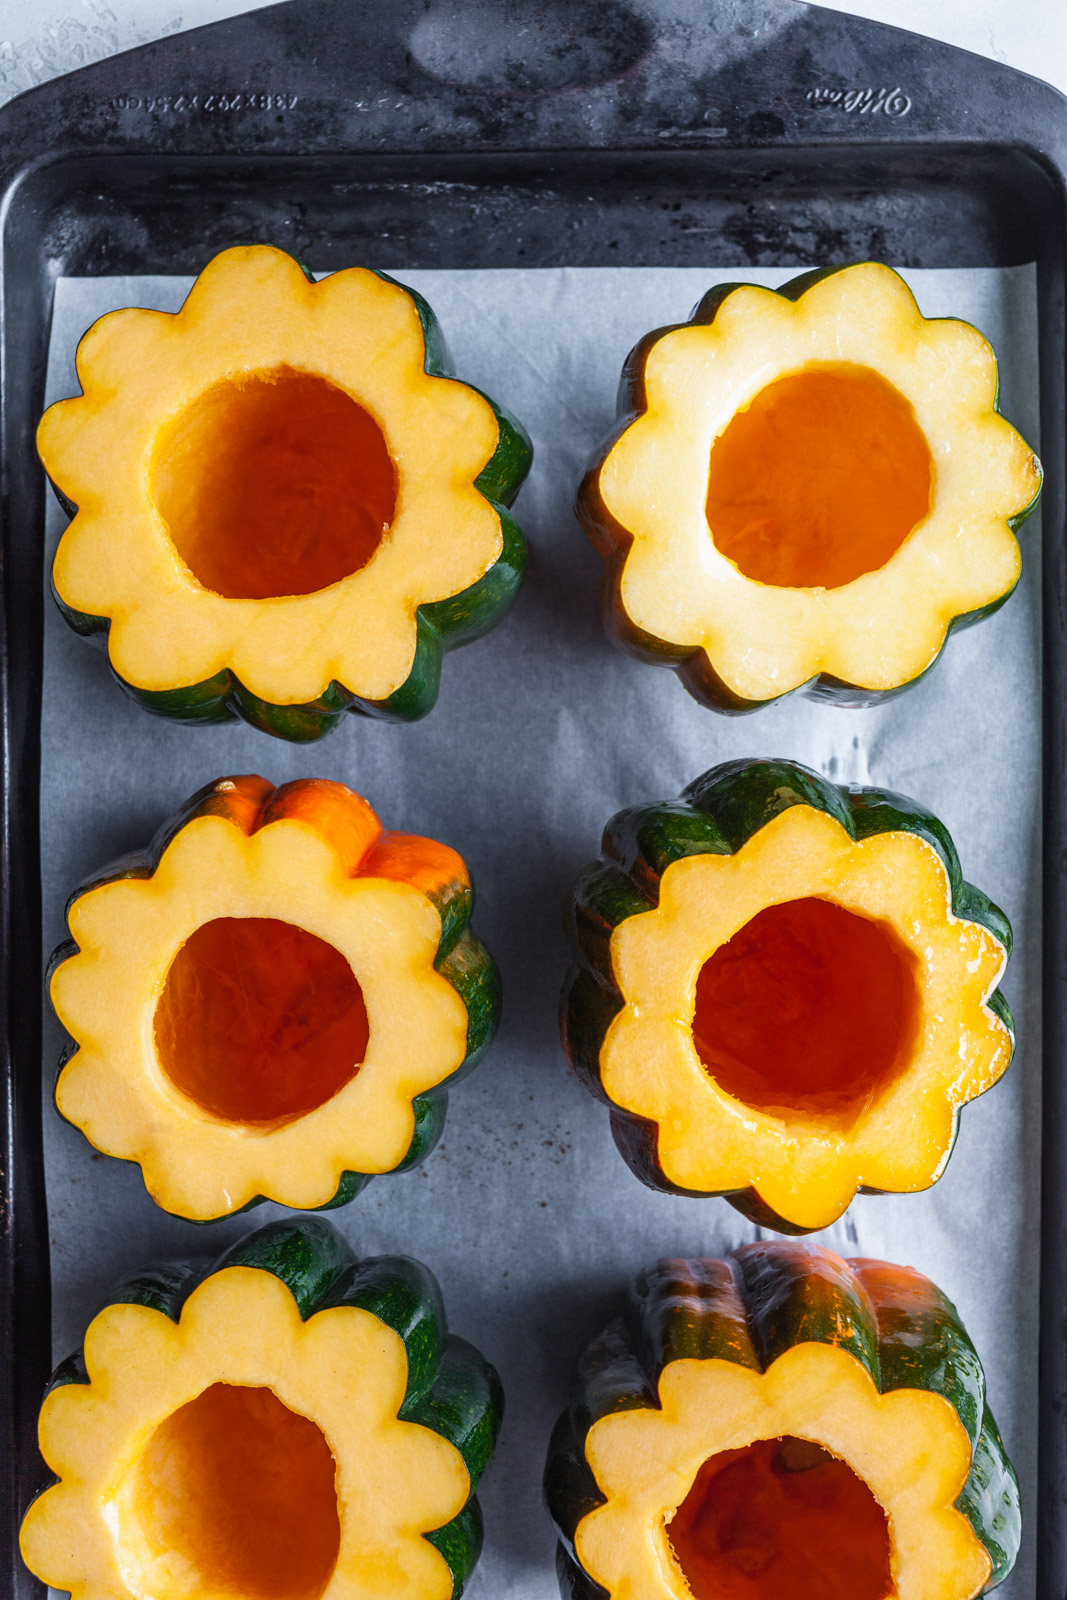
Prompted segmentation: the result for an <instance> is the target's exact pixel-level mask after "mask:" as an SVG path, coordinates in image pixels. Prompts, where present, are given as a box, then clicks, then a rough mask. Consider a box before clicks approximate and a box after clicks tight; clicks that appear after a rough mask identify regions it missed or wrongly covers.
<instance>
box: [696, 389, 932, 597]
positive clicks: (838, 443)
mask: <svg viewBox="0 0 1067 1600" xmlns="http://www.w3.org/2000/svg"><path fill="white" fill-rule="evenodd" d="M933 477H934V471H933V461H932V458H931V455H930V449H929V446H928V444H927V442H926V438H925V436H924V434H923V432H922V430H921V429H920V427H919V424H918V422H917V421H916V419H915V412H914V409H913V407H912V405H911V403H910V402H909V401H908V400H907V399H905V397H904V396H903V395H902V394H901V393H900V391H899V390H898V389H895V388H894V387H893V385H892V384H890V383H888V382H887V381H886V380H885V378H883V377H882V376H881V374H880V373H878V372H876V371H874V369H873V368H871V367H863V366H858V365H856V364H854V363H852V362H845V361H842V362H832V363H826V364H816V363H813V364H812V365H810V366H807V367H804V368H802V369H801V370H800V371H799V372H792V373H789V374H787V375H786V376H785V377H782V378H776V379H775V380H774V382H773V383H769V384H767V385H766V387H765V388H763V389H761V390H760V391H759V393H758V394H757V395H756V396H755V398H754V399H753V400H752V401H751V402H750V403H749V405H747V406H746V407H745V408H744V410H742V411H739V412H737V413H736V415H735V416H733V417H732V418H731V419H730V421H729V422H728V423H727V425H726V427H725V429H724V430H723V432H722V433H721V434H720V435H719V437H718V438H717V439H716V440H715V443H714V444H713V446H712V449H711V463H710V470H709V475H708V495H707V519H708V526H709V528H710V529H711V535H712V538H713V540H714V542H715V545H716V547H717V548H718V549H719V550H720V551H721V552H722V554H723V555H724V556H726V557H728V559H729V560H731V561H733V562H734V563H735V564H736V566H737V567H738V568H739V569H740V570H741V572H742V573H743V574H744V575H745V577H747V578H753V579H755V580H756V581H757V582H758V583H766V584H772V585H774V586H776V587H778V588H797V589H806V588H823V589H836V588H839V587H840V586H841V585H842V584H846V583H851V582H852V581H853V580H854V579H855V578H859V577H862V576H863V574H864V573H866V572H874V571H875V570H877V568H879V567H883V566H884V565H885V564H886V562H887V561H888V560H889V558H890V556H892V555H893V554H894V552H895V551H897V550H898V549H899V548H900V546H901V545H902V544H903V542H904V540H905V539H906V538H907V536H908V534H909V533H910V532H911V530H912V529H913V528H914V527H915V526H916V525H917V524H918V523H920V522H922V521H923V520H924V519H925V517H926V516H927V515H928V513H929V510H930V499H931V490H932V486H933Z"/></svg>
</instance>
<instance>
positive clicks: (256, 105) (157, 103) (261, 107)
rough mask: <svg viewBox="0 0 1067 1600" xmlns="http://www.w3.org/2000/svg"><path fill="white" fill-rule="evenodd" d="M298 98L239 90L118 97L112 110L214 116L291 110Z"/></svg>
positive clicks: (124, 95)
mask: <svg viewBox="0 0 1067 1600" xmlns="http://www.w3.org/2000/svg"><path fill="white" fill-rule="evenodd" d="M298 98H299V96H297V95H295V94H288V93H286V92H285V91H283V90H274V89H272V90H269V91H267V90H263V91H260V90H249V89H238V90H237V91H236V92H235V93H233V94H201V93H197V94H116V95H113V96H112V97H111V101H110V105H111V109H112V110H113V111H173V112H177V113H178V114H179V115H181V114H182V113H186V114H192V113H195V112H199V113H200V114H201V115H212V114H214V113H219V112H232V111H292V110H293V108H294V107H295V105H296V103H297V100H298Z"/></svg>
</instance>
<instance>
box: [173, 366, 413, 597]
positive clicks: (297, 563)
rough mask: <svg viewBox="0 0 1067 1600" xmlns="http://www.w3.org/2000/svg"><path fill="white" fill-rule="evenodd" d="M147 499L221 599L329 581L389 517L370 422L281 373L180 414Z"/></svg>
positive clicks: (202, 398) (384, 457) (386, 471)
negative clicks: (152, 502)
mask: <svg viewBox="0 0 1067 1600" xmlns="http://www.w3.org/2000/svg"><path fill="white" fill-rule="evenodd" d="M151 489H152V496H153V499H154V500H155V503H156V507H157V509H158V510H159V513H160V515H161V516H162V518H163V520H164V522H165V523H166V524H167V531H168V533H169V534H170V538H171V542H172V543H173V545H174V547H175V549H176V550H177V552H178V554H179V555H180V556H181V558H182V560H183V561H184V562H185V564H186V566H187V567H188V568H189V570H190V571H191V572H192V574H193V576H194V577H195V578H196V579H197V580H198V581H199V582H200V583H201V584H203V586H204V588H205V589H211V590H212V591H213V592H214V593H215V594H219V595H222V596H223V597H224V598H226V599H230V600H266V599H270V598H272V597H277V596H285V595H302V594H314V593H315V592H316V591H318V590H320V589H326V588H329V586H330V585H331V584H334V583H339V582H340V581H341V579H342V578H347V577H350V576H351V574H352V573H354V572H358V571H359V570H360V568H361V567H364V566H366V564H367V562H368V561H369V560H370V559H371V557H372V556H373V555H374V553H375V551H376V550H377V549H378V546H379V545H380V544H381V542H382V539H383V537H384V536H385V534H386V533H387V531H388V529H389V526H390V524H391V523H392V521H393V518H394V516H395V514H396V500H397V487H396V472H395V469H394V467H393V462H392V459H391V457H390V455H389V450H388V448H387V446H386V442H385V436H384V434H383V433H382V430H381V428H380V427H379V425H378V423H377V422H376V421H375V419H374V418H373V417H372V416H371V415H370V413H369V412H367V411H365V410H364V409H363V407H362V406H361V405H359V404H358V403H357V402H356V401H355V400H353V398H352V397H351V395H349V394H347V393H346V392H345V391H344V390H343V389H339V388H338V387H337V386H336V385H335V384H332V383H330V382H328V381H327V379H325V378H322V377H319V376H317V375H316V374H314V373H311V372H299V371H297V370H295V369H294V368H292V367H286V366H280V367H275V368H273V369H271V370H269V371H266V372H258V373H252V374H248V375H243V376H241V377H240V378H227V379H224V380H223V381H222V382H220V383H216V384H214V385H213V386H212V387H211V388H209V389H208V390H206V391H205V392H204V393H203V394H201V395H198V396H197V398H196V399H195V400H194V401H192V402H191V403H190V404H189V405H187V406H186V408H185V409H184V410H183V411H182V412H180V413H179V415H178V416H177V417H176V418H175V419H174V420H173V421H172V422H171V423H170V424H169V426H168V427H166V428H165V429H164V430H163V432H162V434H161V437H160V440H159V442H158V444H157V446H156V449H155V453H154V457H153V462H152V468H151Z"/></svg>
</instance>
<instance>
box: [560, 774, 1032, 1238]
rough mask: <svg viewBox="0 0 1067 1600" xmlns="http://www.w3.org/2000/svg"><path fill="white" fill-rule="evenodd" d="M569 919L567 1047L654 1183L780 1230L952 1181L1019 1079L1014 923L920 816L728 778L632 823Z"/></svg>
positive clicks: (824, 1222) (616, 831)
mask: <svg viewBox="0 0 1067 1600" xmlns="http://www.w3.org/2000/svg"><path fill="white" fill-rule="evenodd" d="M566 917H567V925H568V932H569V935H570V938H571V941H572V944H573V945H574V948H575V950H576V953H577V958H578V964H577V966H576V967H575V968H574V969H573V971H572V973H571V974H570V977H569V979H568V982H567V986H566V989H565V991H564V996H563V1008H562V1025H563V1043H564V1048H565V1049H566V1051H567V1054H568V1056H569V1058H570V1061H571V1064H572V1066H573V1067H574V1069H575V1071H576V1073H577V1074H578V1076H579V1078H580V1079H581V1080H582V1081H583V1082H584V1083H585V1085H586V1087H587V1088H589V1089H590V1090H592V1092H593V1093H594V1094H595V1095H597V1096H598V1097H599V1098H600V1099H601V1100H604V1101H605V1102H606V1103H607V1104H608V1105H609V1106H610V1107H611V1118H612V1129H613V1132H614V1135H615V1140H616V1143H617V1144H618V1146H619V1149H620V1150H621V1152H622V1154H623V1155H624V1156H625V1158H626V1160H627V1162H628V1163H629V1165H630V1167H631V1169H632V1170H633V1171H634V1172H635V1173H636V1174H637V1176H638V1177H640V1178H641V1179H642V1180H643V1181H644V1182H645V1183H647V1184H649V1185H650V1186H651V1187H653V1188H656V1189H665V1190H668V1191H671V1192H674V1193H682V1194H691V1195H710V1194H725V1195H726V1197H727V1198H728V1199H729V1200H730V1201H731V1203H732V1204H733V1205H735V1206H736V1207H737V1208H738V1210H739V1211H742V1212H743V1213H744V1214H745V1216H747V1217H750V1218H751V1219H752V1220H753V1221H755V1222H759V1223H764V1224H766V1225H768V1226H770V1227H773V1228H777V1229H779V1230H780V1231H781V1232H787V1233H806V1232H809V1231H811V1230H813V1229H816V1228H825V1227H828V1226H829V1224H830V1223H831V1222H833V1221H834V1220H835V1219H836V1218H837V1217H839V1216H840V1215H841V1214H842V1212H843V1211H844V1210H845V1209H846V1207H847V1206H848V1204H849V1202H850V1201H851V1199H852V1198H853V1196H854V1195H855V1193H856V1191H857V1189H860V1188H862V1189H863V1190H864V1191H865V1192H870V1191H892V1192H894V1193H897V1192H911V1191H914V1190H917V1189H925V1188H927V1187H928V1186H929V1185H930V1184H932V1183H934V1182H935V1181H936V1179H937V1178H938V1177H939V1176H940V1174H941V1172H942V1171H943V1169H944V1167H945V1164H946V1162H947V1161H948V1158H949V1155H950V1153H951V1150H952V1145H953V1141H954V1139H955V1136H956V1126H957V1119H958V1116H959V1108H960V1107H961V1106H962V1105H965V1104H966V1102H967V1101H969V1100H973V1099H974V1098H975V1097H976V1096H977V1095H979V1094H982V1093H983V1092H984V1091H985V1090H986V1089H988V1088H989V1087H990V1086H991V1085H992V1084H994V1083H996V1081H997V1079H998V1078H999V1077H1000V1076H1001V1074H1002V1073H1003V1072H1004V1071H1005V1070H1006V1069H1007V1067H1008V1064H1009V1062H1010V1060H1011V1055H1012V1049H1013V1044H1014V1036H1013V1031H1012V1020H1011V1012H1010V1010H1009V1008H1008V1006H1007V1003H1006V1001H1005V1000H1004V997H1003V995H1002V994H1001V993H1000V991H999V989H998V988H997V987H996V986H997V984H998V983H999V982H1000V979H1001V976H1002V974H1003V971H1004V968H1005V965H1006V963H1007V960H1008V956H1009V954H1010V950H1011V929H1010V926H1009V924H1008V921H1007V918H1006V917H1005V916H1004V913H1003V912H1002V911H1000V910H999V909H998V908H997V907H996V906H994V905H993V904H992V903H991V902H990V901H989V900H988V899H987V898H986V896H985V895H983V894H982V893H981V891H980V890H978V889H975V888H973V887H972V885H971V884H969V883H965V882H964V880H963V877H962V874H961V872H960V865H959V860H958V857H957V855H956V851H955V849H954V847H953V844H952V840H951V839H950V838H949V835H948V832H947V830H946V829H945V828H944V826H943V825H942V824H941V823H940V822H939V821H938V820H937V818H936V817H934V816H932V815H931V813H930V812H929V811H926V810H925V809H924V808H923V807H922V806H920V805H917V804H916V802H914V801H912V800H907V799H905V798H904V797H903V796H901V795H896V794H890V793H887V792H885V791H882V790H879V789H870V788H858V787H845V786H839V785H837V784H833V783H830V782H829V781H828V780H827V779H825V778H822V777H820V776H819V775H818V774H817V773H814V772H810V771H808V769H807V768H805V767H801V766H798V765H796V764H794V763H792V762H788V761H732V762H727V763H726V764H725V765H723V766H720V767H715V768H713V769H712V770H711V771H710V772H707V773H705V774H704V775H703V777H700V778H698V779H697V780H696V781H695V782H694V783H692V784H690V786H689V787H688V789H686V790H685V792H684V793H683V795H682V796H681V798H680V799H679V800H676V801H667V802H664V803H663V804H660V805H649V806H643V807H638V808H635V809H632V810H629V811H623V812H620V813H619V815H618V816H616V817H614V818H613V819H612V820H611V821H610V822H609V823H608V826H607V828H606V829H605V832H604V840H603V853H602V856H601V859H600V860H599V861H596V862H594V863H593V864H592V865H591V866H589V867H588V868H587V869H586V870H585V871H584V872H583V873H582V874H581V875H580V876H579V878H578V880H577V882H576V884H575V886H574V889H573V891H572V893H571V895H570V898H569V900H568V903H567V908H566Z"/></svg>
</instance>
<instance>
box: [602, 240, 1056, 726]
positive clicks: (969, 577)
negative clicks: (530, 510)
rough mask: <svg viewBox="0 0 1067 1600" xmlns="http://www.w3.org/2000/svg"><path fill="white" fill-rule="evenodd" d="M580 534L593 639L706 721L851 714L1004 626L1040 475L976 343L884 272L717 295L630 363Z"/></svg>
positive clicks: (840, 274)
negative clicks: (589, 551)
mask: <svg viewBox="0 0 1067 1600" xmlns="http://www.w3.org/2000/svg"><path fill="white" fill-rule="evenodd" d="M619 417H620V421H619V425H618V427H617V428H616V430H615V432H614V433H613V434H612V436H611V438H610V439H608V441H607V442H606V443H605V444H604V446H603V447H602V448H601V449H600V450H598V451H597V452H596V454H595V455H594V458H593V460H592V462H591V464H590V466H589V468H588V470H587V472H586V474H585V477H584V478H583V480H582V483H581V485H580V487H579V490H578V499H577V511H578V516H579V518H580V520H581V522H582V524H583V526H584V527H585V530H586V532H587V533H588V535H589V537H590V539H591V540H592V541H593V543H594V544H595V545H596V547H597V549H598V550H599V551H600V553H601V555H602V556H603V557H604V559H605V561H606V562H607V570H606V573H605V585H604V614H605V620H606V624H607V627H608V631H609V633H610V634H611V635H612V637H613V638H614V639H615V642H616V643H618V644H619V645H620V646H621V647H622V648H623V649H625V650H627V651H628V652H630V653H631V654H633V655H636V656H637V657H638V658H639V659H641V660H646V661H651V662H653V663H659V664H661V665H666V666H670V667H673V668H674V670H675V671H676V672H677V673H678V675H679V676H680V677H681V679H682V681H683V682H684V683H685V685H686V687H687V688H688V689H689V690H690V692H691V693H692V694H693V695H695V697H696V698H697V699H698V700H700V701H701V702H703V703H704V704H705V705H709V706H713V707H715V708H717V709H719V710H725V711H749V710H752V709H754V708H755V707H757V706H759V705H763V704H765V703H766V702H767V701H769V700H773V699H776V698H777V697H778V696H779V695H783V694H788V693H789V692H790V691H791V690H793V689H796V688H799V687H800V686H801V685H807V687H808V688H809V689H810V690H811V692H813V693H815V694H817V695H819V696H821V697H824V698H830V699H834V700H838V701H840V702H842V703H845V704H850V705H859V704H865V703H867V702H869V701H870V700H872V699H875V698H878V697H879V696H881V695H884V694H886V693H888V692H891V691H895V690H898V689H900V688H902V687H903V686H905V685H907V684H909V683H912V682H914V681H915V680H916V679H917V678H919V677H921V675H922V674H923V673H924V672H925V671H926V670H927V668H928V667H930V666H931V665H932V664H933V662H934V661H935V660H936V658H937V656H938V654H939V652H940V650H941V647H942V645H943V644H944V642H945V638H946V635H947V634H948V632H949V631H950V629H952V628H956V627H961V626H964V625H966V624H968V623H972V622H975V621H977V620H978V619H979V618H980V617H983V616H988V615H989V614H990V612H992V611H994V610H996V609H997V607H998V606H1000V605H1002V604H1003V603H1004V601H1005V600H1006V599H1007V597H1008V595H1009V594H1010V593H1011V591H1012V589H1013V588H1014V587H1015V584H1016V582H1017V580H1018V577H1019V570H1020V556H1019V546H1018V544H1017V542H1016V539H1015V532H1014V530H1015V529H1016V528H1017V527H1018V526H1019V524H1020V523H1021V522H1022V521H1023V519H1024V518H1025V517H1026V516H1027V514H1028V513H1029V512H1030V511H1031V510H1032V509H1033V507H1034V505H1035V504H1036V501H1037V497H1038V493H1039V491H1040V486H1041V469H1040V465H1039V463H1038V462H1037V460H1036V458H1035V456H1034V455H1033V453H1032V452H1031V450H1030V449H1029V447H1028V446H1027V445H1026V443H1025V441H1024V440H1023V439H1022V438H1021V437H1020V435H1019V434H1018V433H1016V431H1015V430H1014V428H1012V427H1010V426H1009V424H1008V423H1007V422H1005V421H1004V419H1003V418H1002V417H1001V416H1000V414H999V411H998V408H997V364H996V358H995V356H994V354H993V351H992V349H991V348H990V346H989V344H988V343H987V342H986V340H985V339H984V338H983V337H982V335H981V334H980V333H978V332H977V330H976V329H975V328H973V327H971V326H970V324H968V323H965V322H959V321H956V320H954V319H951V318H924V317H923V316H922V315H921V313H920V312H919V309H918V306H917V305H916V303H915V300H914V298H913V296H912V294H911V291H910V290H909V289H908V287H907V286H906V284H905V283H904V282H903V280H902V279H901V278H900V277H898V276H897V274H896V273H895V272H893V270H892V269H891V268H890V267H886V266H881V265H880V264H879V263H877V262H865V263H863V264H861V265H858V266H852V267H844V268H828V269H826V270H823V271H818V272H810V273H805V274H804V275H803V277H800V278H796V279H794V280H793V282H792V283H788V284H786V285H785V286H784V288H781V289H777V290H773V291H772V290H770V289H761V288H757V287H755V286H754V285H752V284H737V283H727V284H722V285H720V286H719V287H718V288H715V289H712V290H711V291H710V292H709V293H708V294H706V295H705V296H704V298H703V300H702V301H701V302H700V304H699V305H698V306H697V308H696V310H695V311H694V312H693V316H692V319H691V320H690V321H689V322H687V323H682V324H678V325H674V326H671V327H667V328H658V329H656V330H655V331H654V332H652V333H650V334H648V335H646V337H645V338H644V339H642V340H641V342H640V343H639V344H638V345H637V347H636V348H635V349H634V350H633V351H632V352H631V354H630V355H629V357H628V358H627V361H626V364H625V366H624V368H623V374H622V382H621V385H620V389H619Z"/></svg>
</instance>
